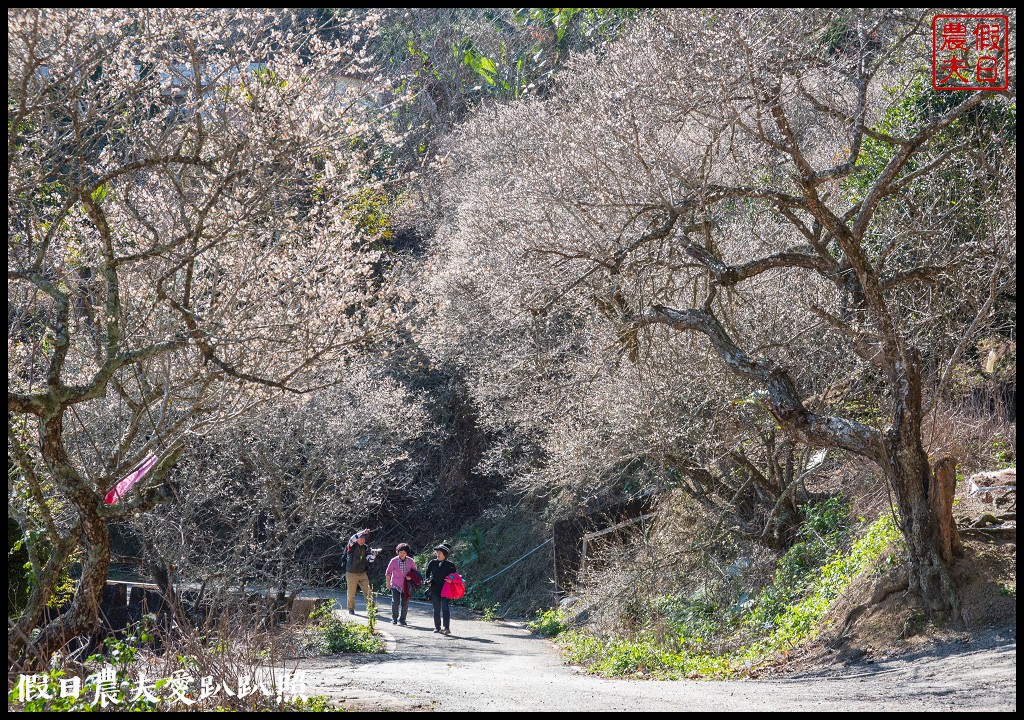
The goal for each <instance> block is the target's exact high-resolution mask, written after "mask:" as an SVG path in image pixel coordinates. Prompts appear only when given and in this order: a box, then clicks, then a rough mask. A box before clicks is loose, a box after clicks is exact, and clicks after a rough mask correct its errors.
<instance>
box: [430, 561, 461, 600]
mask: <svg viewBox="0 0 1024 720" xmlns="http://www.w3.org/2000/svg"><path fill="white" fill-rule="evenodd" d="M453 572H458V571H457V570H456V569H455V563H453V562H452V561H451V560H448V559H447V558H445V559H444V560H438V559H437V558H434V559H433V560H431V561H430V562H429V563H428V564H427V572H426V574H425V575H424V578H426V579H427V580H429V581H430V594H431V595H440V594H441V588H443V587H444V579H445V578H446V577H448V576H449V575H451V574H452V573H453Z"/></svg>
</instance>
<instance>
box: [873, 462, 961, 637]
mask: <svg viewBox="0 0 1024 720" xmlns="http://www.w3.org/2000/svg"><path fill="white" fill-rule="evenodd" d="M888 449H889V451H890V454H889V467H888V468H887V471H888V472H887V473H886V475H887V477H888V480H889V482H890V484H891V485H892V489H893V493H894V494H895V496H896V504H897V506H898V509H899V515H900V529H901V530H902V531H903V536H904V538H905V539H906V542H907V554H908V557H909V561H910V589H911V590H915V591H916V592H917V593H918V594H919V595H920V596H921V599H922V600H923V601H924V603H925V605H926V606H927V608H928V612H929V613H930V614H932V615H934V616H936V617H939V618H944V619H949V620H953V621H957V620H959V619H960V597H959V594H958V593H957V590H956V584H955V583H954V581H953V574H952V572H951V571H950V568H949V563H948V561H947V560H946V556H947V555H949V556H950V557H952V551H951V550H948V549H947V544H946V541H945V540H944V537H943V531H942V529H943V528H942V526H943V523H942V522H941V521H940V520H939V517H940V516H939V515H937V514H936V513H935V511H934V508H933V502H932V498H931V497H930V495H929V490H930V489H931V487H932V485H933V482H934V481H933V475H932V472H931V468H930V467H929V465H928V457H927V455H926V454H925V452H924V449H923V448H922V447H921V443H920V442H917V443H916V447H914V446H910V447H908V446H907V445H905V444H903V443H894V444H890V445H889V448H888ZM942 472H943V474H945V472H946V471H945V470H942ZM949 507H950V508H952V493H950V495H949ZM949 519H950V522H952V512H951V510H950V512H949ZM947 527H948V523H947ZM949 537H951V536H949Z"/></svg>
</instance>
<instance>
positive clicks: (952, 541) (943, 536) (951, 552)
mask: <svg viewBox="0 0 1024 720" xmlns="http://www.w3.org/2000/svg"><path fill="white" fill-rule="evenodd" d="M955 494H956V458H953V457H949V456H946V457H944V458H942V459H941V460H939V461H938V462H937V463H935V468H934V470H933V472H932V482H931V486H930V487H929V488H928V500H929V502H930V503H931V507H932V513H933V514H934V515H935V520H936V522H937V523H938V525H939V542H940V548H941V549H942V559H943V560H944V561H945V562H946V564H947V565H952V564H953V561H954V560H955V559H956V558H958V557H963V554H964V546H963V544H962V543H961V542H960V533H959V532H958V531H957V529H956V521H955V520H954V519H953V496H954V495H955Z"/></svg>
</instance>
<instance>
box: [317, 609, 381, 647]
mask: <svg viewBox="0 0 1024 720" xmlns="http://www.w3.org/2000/svg"><path fill="white" fill-rule="evenodd" d="M309 618H310V620H311V621H312V623H313V627H312V628H311V630H312V633H311V634H312V636H313V637H312V640H311V642H310V643H309V647H314V648H316V649H318V650H319V651H321V652H323V653H327V654H333V653H383V652H384V641H383V640H382V639H381V638H380V637H378V636H377V635H375V634H374V633H373V631H372V630H371V629H370V628H369V627H368V626H366V625H363V624H362V623H358V622H346V621H342V620H340V619H339V618H337V617H335V615H334V611H333V610H332V609H331V608H330V607H327V606H325V607H322V608H319V609H318V610H315V611H314V612H313V613H311V614H310V616H309Z"/></svg>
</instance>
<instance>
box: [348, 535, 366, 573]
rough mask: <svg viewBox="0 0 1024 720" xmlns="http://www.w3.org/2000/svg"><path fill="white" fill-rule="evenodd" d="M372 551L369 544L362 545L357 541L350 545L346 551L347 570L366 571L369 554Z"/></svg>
mask: <svg viewBox="0 0 1024 720" xmlns="http://www.w3.org/2000/svg"><path fill="white" fill-rule="evenodd" d="M369 553H370V546H369V545H360V544H359V543H357V542H354V543H352V544H351V545H349V546H348V549H347V550H346V551H345V572H347V573H364V572H366V566H367V563H368V560H367V555H369Z"/></svg>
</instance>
